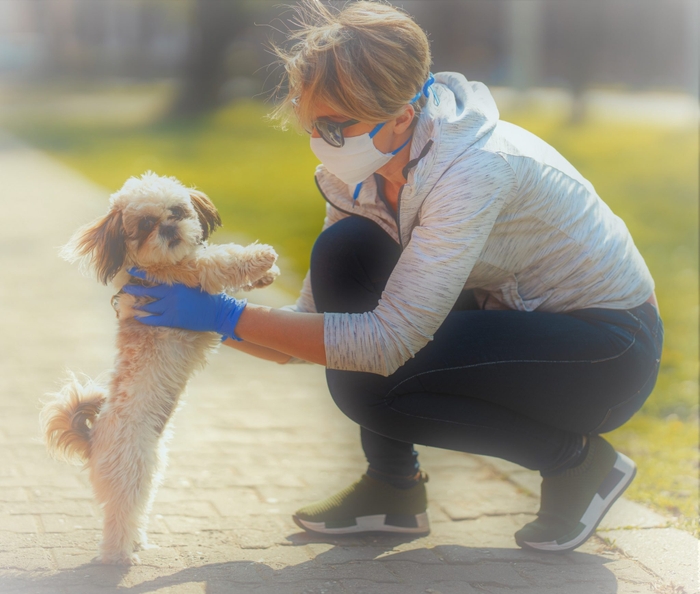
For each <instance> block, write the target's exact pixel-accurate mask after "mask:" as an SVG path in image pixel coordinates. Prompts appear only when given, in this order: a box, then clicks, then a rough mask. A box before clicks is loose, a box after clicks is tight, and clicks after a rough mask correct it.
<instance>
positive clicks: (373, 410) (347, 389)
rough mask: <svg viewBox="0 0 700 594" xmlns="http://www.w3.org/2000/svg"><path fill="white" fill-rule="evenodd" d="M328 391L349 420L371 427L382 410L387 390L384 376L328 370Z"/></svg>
mask: <svg viewBox="0 0 700 594" xmlns="http://www.w3.org/2000/svg"><path fill="white" fill-rule="evenodd" d="M326 380H327V382H328V390H329V391H330V393H331V397H332V398H333V401H334V402H335V404H336V406H337V407H338V408H339V409H340V410H341V412H342V413H343V414H344V415H345V416H347V417H348V418H349V419H351V420H352V421H354V422H355V423H357V424H358V425H362V426H363V427H370V426H371V425H373V422H372V420H373V418H374V417H376V416H377V415H378V414H379V413H380V411H381V409H382V402H383V400H384V398H385V391H386V390H385V388H383V387H382V386H381V384H382V383H384V382H383V380H386V378H384V377H383V376H380V375H376V374H372V373H362V372H357V371H340V370H337V369H327V370H326Z"/></svg>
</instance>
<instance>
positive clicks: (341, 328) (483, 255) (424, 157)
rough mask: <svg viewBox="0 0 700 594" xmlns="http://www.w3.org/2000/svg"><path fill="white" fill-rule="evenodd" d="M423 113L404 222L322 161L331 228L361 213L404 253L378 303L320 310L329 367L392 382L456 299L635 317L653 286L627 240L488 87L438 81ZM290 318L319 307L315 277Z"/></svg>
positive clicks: (403, 197)
mask: <svg viewBox="0 0 700 594" xmlns="http://www.w3.org/2000/svg"><path fill="white" fill-rule="evenodd" d="M435 79H436V82H435V85H434V86H433V88H434V89H435V92H436V94H437V99H438V100H439V103H438V101H437V100H434V99H433V98H430V99H429V100H428V103H427V105H426V107H425V109H424V110H423V113H422V114H421V115H420V117H419V120H418V123H417V126H416V130H415V132H414V136H413V141H412V143H411V154H410V159H411V160H410V162H409V172H408V176H407V183H406V185H405V186H404V187H403V189H402V191H401V194H400V198H399V208H398V214H397V216H396V218H395V217H394V214H393V213H392V212H390V211H389V210H388V208H387V207H386V205H385V204H384V202H383V201H382V200H381V199H380V197H379V196H378V193H377V187H376V183H375V180H374V177H373V176H371V177H370V178H368V179H367V180H365V182H364V183H363V184H362V186H361V189H360V192H359V195H358V196H357V197H356V198H355V199H353V194H354V192H355V188H354V187H348V186H347V185H346V184H344V183H343V182H342V181H340V180H339V179H338V178H336V177H335V176H333V175H332V174H331V173H329V172H328V171H327V170H326V169H325V168H324V167H323V166H322V165H321V166H319V167H318V169H317V170H316V181H317V184H318V187H319V189H320V190H321V193H322V194H323V196H324V198H325V199H326V201H327V203H328V204H327V208H326V218H325V221H324V225H323V228H324V229H326V228H327V227H329V226H330V225H332V224H334V223H335V222H337V221H338V220H340V219H342V218H344V217H346V216H350V215H357V216H363V217H366V218H368V219H371V220H373V221H375V222H376V223H377V224H379V225H380V226H381V227H382V228H383V229H384V230H385V231H386V232H387V233H388V234H389V235H390V236H391V237H393V238H394V240H395V241H397V242H398V243H399V244H400V245H401V247H402V253H401V257H400V258H399V261H398V263H397V265H396V267H395V268H394V270H393V272H392V274H391V276H390V278H389V280H388V283H387V285H386V288H385V290H384V293H383V294H382V296H381V299H380V301H379V304H378V305H377V307H376V308H375V309H374V311H370V312H367V313H362V314H345V313H326V314H324V339H325V349H326V358H327V366H328V368H330V369H344V370H353V371H365V372H370V373H377V374H381V375H384V376H386V375H390V374H392V373H393V372H394V371H396V370H397V369H398V368H399V367H400V366H401V365H403V363H404V362H405V361H407V360H408V359H409V358H411V357H413V356H415V354H416V353H417V352H418V351H419V350H420V349H421V348H423V347H424V346H425V345H426V344H427V343H428V342H429V341H430V340H432V338H433V334H434V333H435V331H436V330H437V329H438V328H439V327H440V325H441V324H442V323H443V321H444V320H445V317H446V316H447V314H448V313H449V312H450V310H451V308H452V306H453V305H454V303H455V301H456V300H457V297H458V296H459V294H460V293H461V291H462V290H464V289H471V288H473V289H475V294H476V296H477V299H478V300H479V302H480V305H481V307H482V308H484V309H515V310H520V311H534V310H539V311H551V312H562V311H571V310H576V309H583V308H588V307H604V308H610V309H628V308H631V307H635V306H637V305H640V304H642V303H644V301H646V299H647V298H648V297H649V296H650V295H651V293H652V291H653V289H654V282H653V279H652V277H651V274H650V273H649V270H648V268H647V266H646V264H645V262H644V259H643V258H642V256H641V255H640V253H639V251H638V250H637V248H636V247H635V245H634V242H633V241H632V237H631V236H630V233H629V231H628V229H627V227H626V226H625V224H624V223H623V221H622V220H621V219H620V218H619V217H617V216H616V215H615V214H614V213H613V212H612V211H611V210H610V208H609V207H608V206H607V205H606V204H605V203H604V202H603V201H602V200H601V198H600V197H599V196H598V195H597V194H596V191H595V189H594V188H593V186H592V185H591V184H590V183H589V182H588V181H587V180H586V179H584V178H583V176H581V174H580V173H579V172H578V171H577V170H576V169H575V168H574V167H573V166H572V165H571V164H570V163H569V162H568V161H566V159H564V157H562V156H561V155H560V154H559V153H558V152H557V151H556V150H555V149H553V148H552V147H551V146H549V145H548V144H547V143H546V142H544V141H543V140H541V139H540V138H538V137H536V136H535V135H533V134H530V133H529V132H527V131H525V130H523V129H522V128H519V127H518V126H515V125H513V124H510V123H507V122H504V121H501V120H499V114H498V110H497V108H496V105H495V103H494V101H493V98H492V97H491V94H490V93H489V91H488V89H487V88H486V87H485V86H484V85H483V84H481V83H477V82H469V81H467V80H466V79H465V78H464V77H463V76H462V75H461V74H457V73H450V72H443V73H438V74H437V75H436V76H435ZM294 309H296V310H298V311H306V312H314V311H316V308H315V305H314V301H313V295H312V291H311V284H310V279H309V274H308V273H307V275H306V278H305V279H304V283H303V287H302V291H301V295H300V297H299V299H298V300H297V303H296V305H295V307H294Z"/></svg>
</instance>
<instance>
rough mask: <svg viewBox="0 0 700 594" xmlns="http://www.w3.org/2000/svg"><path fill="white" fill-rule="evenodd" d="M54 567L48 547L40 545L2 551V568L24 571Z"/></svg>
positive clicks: (0, 566) (0, 555)
mask: <svg viewBox="0 0 700 594" xmlns="http://www.w3.org/2000/svg"><path fill="white" fill-rule="evenodd" d="M52 568H53V560H52V559H51V556H50V554H49V552H48V551H47V550H46V549H43V548H38V547H26V548H24V547H23V548H18V549H15V550H14V551H4V552H0V569H3V570H6V569H18V570H22V571H46V570H49V569H52Z"/></svg>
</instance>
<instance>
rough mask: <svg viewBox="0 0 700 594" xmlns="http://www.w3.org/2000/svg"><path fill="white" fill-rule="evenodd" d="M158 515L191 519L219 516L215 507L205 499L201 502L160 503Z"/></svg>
mask: <svg viewBox="0 0 700 594" xmlns="http://www.w3.org/2000/svg"><path fill="white" fill-rule="evenodd" d="M158 514H160V515H162V516H164V517H166V516H171V515H182V516H187V517H190V518H211V517H216V516H218V513H217V510H216V508H215V507H214V505H212V503H211V502H210V501H209V500H208V499H205V498H204V497H202V498H201V499H200V500H199V501H192V500H189V501H187V500H183V501H160V502H158Z"/></svg>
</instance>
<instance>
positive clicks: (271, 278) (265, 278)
mask: <svg viewBox="0 0 700 594" xmlns="http://www.w3.org/2000/svg"><path fill="white" fill-rule="evenodd" d="M279 275H280V269H279V268H278V267H277V266H276V265H274V266H273V267H272V268H270V270H268V271H267V272H266V273H265V274H263V275H262V276H261V277H260V278H259V279H258V280H256V281H255V282H254V283H252V284H250V285H248V286H247V287H243V290H244V291H251V290H252V289H262V288H264V287H267V286H268V285H271V284H272V283H273V282H275V279H276V278H277V277H278V276H279Z"/></svg>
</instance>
